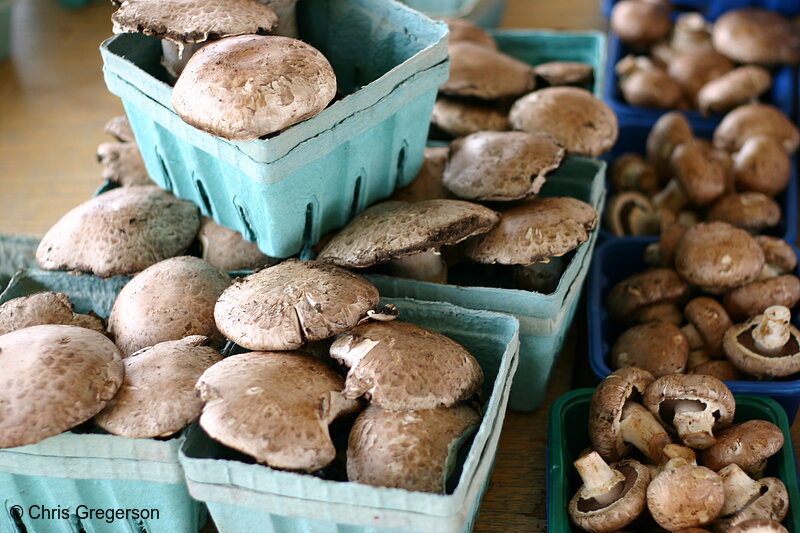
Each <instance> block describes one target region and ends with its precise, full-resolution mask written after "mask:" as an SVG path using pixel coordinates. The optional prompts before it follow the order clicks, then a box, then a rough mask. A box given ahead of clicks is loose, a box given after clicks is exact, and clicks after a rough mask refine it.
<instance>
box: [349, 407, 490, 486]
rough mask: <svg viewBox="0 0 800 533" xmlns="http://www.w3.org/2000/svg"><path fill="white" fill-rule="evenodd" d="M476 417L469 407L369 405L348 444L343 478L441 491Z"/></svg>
mask: <svg viewBox="0 0 800 533" xmlns="http://www.w3.org/2000/svg"><path fill="white" fill-rule="evenodd" d="M479 422H480V416H479V415H478V413H476V412H475V411H474V410H472V409H471V408H470V407H467V406H465V405H459V406H455V407H451V408H438V409H424V410H416V411H398V412H395V411H388V410H384V409H381V408H380V407H378V406H376V405H370V406H369V407H367V408H366V409H365V410H364V411H363V412H362V413H361V414H359V416H358V418H356V421H355V423H354V424H353V429H352V430H350V437H349V439H348V445H347V477H348V479H349V480H350V481H354V482H356V483H365V484H367V485H373V486H377V487H394V488H400V489H405V490H414V491H423V492H434V493H439V494H443V493H444V492H445V485H446V482H447V479H448V478H449V477H450V475H451V474H452V473H453V468H454V466H455V462H454V460H453V456H454V454H455V453H457V452H458V449H459V447H460V446H459V445H460V444H461V443H463V442H464V441H465V440H466V438H467V437H468V435H471V434H472V430H473V429H474V428H475V427H476V426H477V425H478V423H479Z"/></svg>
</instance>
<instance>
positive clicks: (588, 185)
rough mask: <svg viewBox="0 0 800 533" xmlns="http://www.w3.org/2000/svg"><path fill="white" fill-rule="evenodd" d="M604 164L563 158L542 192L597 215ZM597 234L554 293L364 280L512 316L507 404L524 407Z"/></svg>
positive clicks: (540, 393) (562, 329)
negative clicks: (516, 341) (515, 348)
mask: <svg viewBox="0 0 800 533" xmlns="http://www.w3.org/2000/svg"><path fill="white" fill-rule="evenodd" d="M605 169H606V167H605V163H603V162H602V161H597V160H594V159H587V158H581V157H572V156H571V157H568V158H567V159H566V160H565V162H564V163H563V164H562V165H561V167H560V168H559V169H558V170H557V171H555V172H553V173H552V174H550V175H548V177H547V182H546V183H545V185H544V187H543V188H542V191H541V194H542V196H572V197H575V198H578V199H580V200H583V201H585V202H587V203H589V204H591V205H592V206H593V207H594V208H595V209H597V210H598V211H599V212H600V216H601V217H602V211H603V205H604V202H605ZM597 235H598V232H597V231H595V232H593V233H592V234H591V236H590V238H589V240H588V241H587V242H585V243H584V244H582V245H581V246H579V247H578V249H577V250H576V251H575V253H574V255H573V256H572V258H571V260H570V261H569V262H568V264H567V265H566V268H565V270H564V273H563V274H562V276H561V280H560V281H559V283H558V287H557V289H556V290H555V292H553V293H551V294H541V293H537V292H532V291H525V290H516V289H502V288H495V287H475V286H460V285H441V284H438V283H430V282H424V281H415V280H411V279H404V278H395V277H392V276H386V275H369V276H367V278H368V279H369V280H370V281H371V282H372V283H374V284H375V286H377V287H378V290H379V291H380V293H381V295H384V296H391V297H407V298H416V299H418V300H428V301H441V302H450V303H452V304H455V305H460V306H462V307H467V308H470V309H487V310H490V311H497V312H500V313H508V314H511V315H513V316H516V317H517V318H518V319H519V321H520V360H519V368H518V369H517V373H516V374H515V375H514V386H513V388H512V390H511V400H510V401H509V406H510V407H511V408H512V409H514V410H519V411H530V410H533V409H536V408H537V407H539V406H540V405H541V404H542V402H543V401H544V395H545V392H546V388H547V382H548V381H549V379H550V374H551V372H552V370H553V366H554V365H555V361H556V357H557V356H558V354H559V352H560V351H561V348H562V347H563V345H564V340H565V337H566V334H567V330H568V329H569V326H570V324H571V323H572V319H573V317H574V315H575V310H576V309H577V306H578V300H579V298H580V294H581V291H582V290H583V281H584V279H585V278H586V275H587V273H588V271H589V264H590V262H591V260H592V251H593V249H594V244H595V241H596V240H597Z"/></svg>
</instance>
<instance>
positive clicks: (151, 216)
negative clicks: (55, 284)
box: [36, 186, 200, 278]
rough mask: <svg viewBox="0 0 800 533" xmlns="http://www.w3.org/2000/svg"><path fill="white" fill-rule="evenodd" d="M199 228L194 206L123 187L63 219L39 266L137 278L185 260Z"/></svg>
mask: <svg viewBox="0 0 800 533" xmlns="http://www.w3.org/2000/svg"><path fill="white" fill-rule="evenodd" d="M199 225H200V216H199V214H198V210H197V207H196V206H195V205H194V204H192V203H191V202H186V201H184V200H179V199H178V198H175V197H174V196H172V195H171V194H170V193H168V192H166V191H164V190H162V189H159V188H158V187H155V186H147V187H121V188H119V189H114V190H111V191H108V192H106V193H103V194H101V195H99V196H96V197H94V198H92V199H91V200H88V201H86V202H84V203H82V204H81V205H79V206H78V207H76V208H74V209H72V210H71V211H70V212H68V213H67V214H66V215H64V216H63V217H61V220H59V221H58V222H56V224H55V225H54V226H53V227H52V228H50V229H49V230H48V231H47V233H46V234H45V236H44V237H43V238H42V240H41V242H40V243H39V248H38V249H37V250H36V262H37V263H38V264H39V266H40V267H41V268H43V269H45V270H76V271H79V272H88V273H91V274H95V275H97V276H100V277H103V278H105V277H110V276H117V275H125V274H133V273H135V272H139V271H140V270H144V269H145V268H147V267H149V266H150V265H153V264H155V263H157V262H159V261H162V260H164V259H166V258H168V257H174V256H176V255H180V254H182V253H183V252H184V251H186V249H187V248H188V247H189V245H190V244H191V243H192V240H193V239H194V236H195V234H196V233H197V228H198V227H199Z"/></svg>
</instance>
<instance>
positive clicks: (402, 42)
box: [100, 0, 449, 257]
mask: <svg viewBox="0 0 800 533" xmlns="http://www.w3.org/2000/svg"><path fill="white" fill-rule="evenodd" d="M297 16H298V25H299V29H300V36H301V38H302V39H303V40H305V41H307V42H309V43H310V44H312V45H313V46H315V47H317V48H318V49H319V50H320V51H322V53H324V54H325V56H326V57H327V58H328V60H329V61H330V62H331V64H332V65H333V68H334V70H335V71H336V77H337V82H338V85H339V91H340V93H341V94H342V96H343V97H342V98H341V99H339V100H337V101H335V102H334V103H333V104H331V105H330V106H329V107H328V108H327V109H325V110H323V111H322V112H321V113H319V114H318V115H317V116H315V117H313V118H311V119H308V120H306V121H303V122H301V123H299V124H295V125H294V126H291V127H289V128H287V129H286V130H284V131H282V132H280V133H277V134H274V135H271V136H268V138H266V139H258V140H255V141H248V142H234V141H227V140H224V139H221V138H218V137H214V136H212V135H209V134H207V133H204V132H202V131H200V130H198V129H195V128H193V127H192V126H189V125H188V124H186V123H185V122H183V121H182V120H181V119H180V117H178V115H177V114H176V113H175V112H174V111H173V109H172V106H171V104H170V95H171V92H172V89H171V87H170V86H169V85H168V84H167V83H165V82H164V80H165V79H166V78H165V75H166V73H165V71H164V69H163V67H162V66H161V65H160V54H161V52H160V50H161V46H160V43H159V41H158V39H155V38H152V37H147V36H144V35H139V34H135V35H133V34H122V35H117V36H115V37H112V38H110V39H108V40H106V41H105V42H104V43H103V44H102V46H101V48H100V52H101V55H102V57H103V61H104V67H103V71H104V75H105V81H106V84H107V85H108V88H109V90H110V91H111V92H112V93H114V94H116V95H117V96H119V97H120V98H122V103H123V105H124V107H125V111H126V113H127V115H128V118H129V119H130V123H131V127H132V128H133V131H134V133H135V135H136V140H137V141H138V143H139V148H140V150H141V152H142V156H143V158H144V161H145V165H146V166H147V170H148V172H149V174H150V176H151V178H152V179H153V180H154V181H155V182H156V183H157V184H159V185H160V186H162V187H164V188H166V189H169V190H170V191H172V192H173V193H174V194H176V195H177V196H179V197H181V198H184V199H186V200H191V201H193V202H194V203H195V204H197V205H198V206H199V207H200V209H201V211H202V212H203V214H204V215H209V216H212V217H213V218H214V219H215V220H216V221H217V222H219V223H220V224H222V225H224V226H227V227H229V228H233V229H235V230H237V231H239V232H240V233H241V234H242V235H244V236H245V238H247V239H248V240H257V241H258V244H259V247H260V248H261V250H262V251H263V252H264V253H266V254H268V255H271V256H274V257H288V256H290V255H293V254H295V253H297V252H299V251H300V249H301V248H302V246H303V245H304V244H313V243H314V242H316V241H317V240H318V239H319V238H320V236H321V235H323V234H324V233H326V232H328V231H330V230H332V229H334V228H337V227H340V226H343V225H344V224H345V223H346V222H347V221H348V220H349V219H350V218H351V217H352V216H353V215H354V214H355V213H357V212H359V211H361V210H363V209H364V208H366V207H367V206H368V205H369V204H371V203H374V202H375V201H377V200H378V199H380V198H384V197H387V196H389V195H390V194H391V193H392V191H393V190H394V189H395V188H396V187H397V186H403V185H406V184H408V183H409V182H410V181H411V180H413V179H414V177H415V176H416V174H417V172H418V170H419V168H420V165H421V164H422V156H423V150H424V148H425V138H426V135H427V132H428V123H429V119H430V115H431V111H432V109H433V102H434V100H435V98H436V92H437V88H438V86H439V85H440V84H441V83H443V82H444V81H445V80H446V79H447V75H448V66H449V64H448V60H447V43H446V41H447V27H446V25H445V24H444V23H441V22H434V21H432V20H431V19H429V18H427V17H425V16H424V15H422V14H421V13H418V12H416V11H414V10H412V9H410V8H408V7H407V6H405V5H402V4H400V3H398V2H396V1H395V0H300V2H299V3H298V5H297Z"/></svg>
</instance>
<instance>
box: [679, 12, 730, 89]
mask: <svg viewBox="0 0 800 533" xmlns="http://www.w3.org/2000/svg"><path fill="white" fill-rule="evenodd" d="M695 15H696V13H695ZM701 19H702V17H701ZM704 23H705V22H704ZM733 67H734V65H733V62H731V60H730V59H728V58H727V57H725V56H723V55H722V54H720V53H719V52H717V51H716V50H714V49H713V48H711V47H710V46H709V47H703V48H701V49H700V50H690V51H687V52H682V53H677V54H675V55H674V57H672V58H671V59H670V61H669V62H668V63H667V74H669V76H670V77H671V78H672V79H674V80H675V81H677V82H678V84H680V86H681V88H682V89H683V94H684V95H685V96H686V98H687V99H688V100H689V101H690V102H696V98H697V93H698V92H699V91H700V89H702V88H703V86H704V85H706V84H708V83H710V82H711V81H712V80H715V79H717V78H719V77H720V76H722V75H723V74H725V73H727V72H729V71H731V70H732V69H733Z"/></svg>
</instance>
